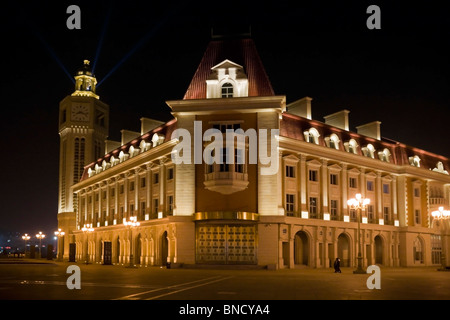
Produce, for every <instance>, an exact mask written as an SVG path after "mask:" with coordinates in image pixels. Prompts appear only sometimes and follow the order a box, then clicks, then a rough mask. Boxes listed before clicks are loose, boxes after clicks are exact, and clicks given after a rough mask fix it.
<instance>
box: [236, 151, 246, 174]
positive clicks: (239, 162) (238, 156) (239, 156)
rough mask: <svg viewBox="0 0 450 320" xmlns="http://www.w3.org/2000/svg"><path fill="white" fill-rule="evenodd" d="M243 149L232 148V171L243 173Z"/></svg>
mask: <svg viewBox="0 0 450 320" xmlns="http://www.w3.org/2000/svg"><path fill="white" fill-rule="evenodd" d="M243 154H244V150H242V149H234V172H238V173H244V156H243Z"/></svg>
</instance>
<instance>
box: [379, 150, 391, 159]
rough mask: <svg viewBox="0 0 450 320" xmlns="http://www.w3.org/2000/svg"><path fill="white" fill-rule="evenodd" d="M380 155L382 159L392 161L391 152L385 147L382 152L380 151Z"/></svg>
mask: <svg viewBox="0 0 450 320" xmlns="http://www.w3.org/2000/svg"><path fill="white" fill-rule="evenodd" d="M378 157H379V158H380V160H381V161H385V162H390V158H391V152H390V151H389V149H387V148H385V149H384V150H383V151H382V152H378Z"/></svg>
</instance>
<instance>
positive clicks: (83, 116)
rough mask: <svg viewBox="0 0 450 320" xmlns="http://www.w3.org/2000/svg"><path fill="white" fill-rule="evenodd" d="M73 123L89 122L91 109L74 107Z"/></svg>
mask: <svg viewBox="0 0 450 320" xmlns="http://www.w3.org/2000/svg"><path fill="white" fill-rule="evenodd" d="M72 121H89V107H88V106H86V105H74V106H73V107H72Z"/></svg>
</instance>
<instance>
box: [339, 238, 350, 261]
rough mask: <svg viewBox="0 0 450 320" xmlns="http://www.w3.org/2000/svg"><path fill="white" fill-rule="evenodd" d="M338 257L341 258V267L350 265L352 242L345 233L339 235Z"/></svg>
mask: <svg viewBox="0 0 450 320" xmlns="http://www.w3.org/2000/svg"><path fill="white" fill-rule="evenodd" d="M338 258H340V259H341V267H350V244H349V240H348V237H347V236H346V235H345V234H341V235H339V237H338Z"/></svg>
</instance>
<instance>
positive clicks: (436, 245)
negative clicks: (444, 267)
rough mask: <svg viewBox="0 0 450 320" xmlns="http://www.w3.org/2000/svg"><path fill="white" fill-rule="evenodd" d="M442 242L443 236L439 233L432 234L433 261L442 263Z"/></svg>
mask: <svg viewBox="0 0 450 320" xmlns="http://www.w3.org/2000/svg"><path fill="white" fill-rule="evenodd" d="M441 256H442V242H441V236H440V235H437V234H432V235H431V263H433V264H441V263H442V261H441Z"/></svg>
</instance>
